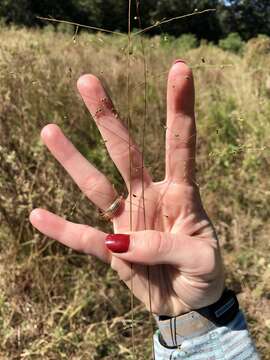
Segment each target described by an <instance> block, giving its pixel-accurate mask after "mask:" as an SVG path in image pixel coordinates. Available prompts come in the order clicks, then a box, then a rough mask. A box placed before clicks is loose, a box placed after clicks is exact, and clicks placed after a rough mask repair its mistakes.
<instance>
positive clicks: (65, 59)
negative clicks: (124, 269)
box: [0, 26, 270, 360]
mask: <svg viewBox="0 0 270 360" xmlns="http://www.w3.org/2000/svg"><path fill="white" fill-rule="evenodd" d="M143 42H144V47H145V51H144V52H143V51H142V47H141V40H140V39H139V37H138V36H137V37H135V36H134V37H132V48H131V49H129V51H130V92H131V94H130V99H131V101H130V102H131V103H130V112H131V119H132V134H133V135H134V137H135V138H136V140H137V142H138V143H139V144H140V143H141V141H142V127H143V126H142V125H143V118H144V80H145V79H144V64H145V62H146V65H147V76H146V80H147V123H146V131H145V162H146V165H147V166H148V167H149V168H150V169H151V171H152V174H153V175H154V178H155V179H157V180H158V179H162V176H163V173H164V163H163V158H164V156H163V155H164V137H165V120H166V119H165V116H166V103H165V100H166V78H167V73H168V70H169V68H170V66H171V64H172V62H173V61H174V60H175V59H176V58H183V59H185V60H186V61H187V63H188V64H189V65H190V66H191V67H192V69H193V72H194V78H195V86H196V94H197V98H196V115H197V129H198V144H197V151H198V156H197V174H198V175H197V181H198V183H199V186H200V189H201V194H202V198H203V201H204V203H205V207H206V209H207V211H208V213H209V215H210V217H211V218H212V220H213V223H214V225H215V227H216V229H217V232H218V235H219V239H220V243H221V247H222V252H223V257H224V262H225V266H226V271H227V285H228V286H229V287H231V288H233V289H234V290H235V291H236V292H237V294H238V299H239V301H240V304H241V307H242V309H243V310H244V312H245V314H246V317H247V320H248V324H249V327H250V330H251V333H252V336H253V338H254V339H255V342H256V345H257V347H258V349H259V351H260V353H261V355H262V358H263V359H265V360H267V359H270V346H269V344H270V262H269V259H270V252H269V251H270V241H269V239H270V221H269V219H270V148H269V146H270V145H269V139H270V38H267V37H266V36H259V37H257V38H254V39H251V40H250V41H249V42H248V43H245V44H242V46H241V50H240V51H238V48H237V51H238V52H237V53H236V52H233V51H230V46H228V45H227V47H225V48H226V49H227V50H224V46H223V49H222V48H221V47H218V46H214V45H213V44H207V43H206V42H201V44H200V45H199V44H198V43H196V41H194V39H193V38H192V37H191V36H183V37H181V38H179V39H174V38H171V37H167V36H156V37H152V38H150V37H149V38H148V37H145V38H144V40H143ZM127 52H128V47H127V37H126V36H118V35H103V34H101V33H97V34H89V33H81V34H78V35H77V37H75V38H74V36H73V35H72V34H69V33H68V32H66V33H63V32H55V31H54V30H53V28H51V27H50V26H49V27H47V28H46V29H45V30H43V31H41V30H31V31H30V30H25V29H16V28H4V27H2V28H0V224H1V227H0V359H1V360H15V359H18V360H19V359H27V360H32V359H51V360H58V359H72V360H79V359H80V360H86V359H87V360H89V359H95V360H96V359H97V360H98V359H119V360H121V359H133V357H132V356H133V355H132V337H131V334H132V332H131V310H130V294H129V291H128V290H127V289H126V287H125V286H124V284H122V283H121V282H119V280H118V278H117V275H116V274H115V273H114V272H113V270H111V269H110V268H109V267H108V266H107V265H104V264H103V263H101V262H100V261H98V260H96V259H94V258H92V257H89V256H86V255H82V254H79V253H76V252H74V251H71V250H69V249H67V248H65V247H64V246H61V245H59V244H58V243H56V242H55V241H53V240H52V239H49V238H46V237H45V236H43V235H42V234H40V233H38V232H37V231H36V230H35V229H33V227H32V226H31V224H30V223H29V220H28V216H29V213H30V211H31V210H32V209H33V208H35V207H43V208H46V209H48V210H50V211H53V212H55V213H57V214H59V215H61V216H63V217H65V218H67V219H69V220H72V221H74V222H78V223H85V224H89V225H92V226H96V227H98V228H102V229H103V230H104V229H105V230H107V231H110V225H108V224H107V223H104V222H103V221H102V220H101V219H100V217H99V215H98V212H97V209H96V208H95V207H93V206H92V205H91V204H90V202H89V201H88V200H87V199H86V198H85V197H84V196H83V194H82V193H81V192H80V191H79V190H78V188H77V187H76V185H74V184H73V182H72V181H71V179H70V178H69V177H68V175H67V174H66V173H65V172H64V170H63V169H62V168H61V167H60V166H59V164H58V163H57V162H56V161H55V159H54V158H53V157H52V156H51V155H50V153H49V152H48V150H47V149H46V148H45V146H43V145H42V143H41V141H40V135H39V134H40V130H41V129H42V127H43V126H44V125H46V124H47V123H50V122H54V123H57V124H58V125H59V126H60V127H61V128H62V129H63V131H64V132H65V134H66V135H67V136H68V137H69V138H70V139H71V140H72V141H73V143H74V144H75V145H76V146H77V148H78V149H79V150H80V151H81V153H82V154H83V155H84V156H86V158H87V159H89V161H91V162H92V163H93V164H95V166H96V167H97V168H98V169H100V170H101V171H103V172H104V173H105V174H106V175H107V176H108V177H109V178H110V179H111V181H112V182H113V183H114V184H115V186H116V187H117V189H119V192H123V191H124V187H123V182H122V179H121V177H120V176H119V174H118V172H117V170H116V168H115V166H114V165H113V163H112V162H111V161H110V159H109V157H108V155H107V152H106V149H105V145H104V143H103V142H102V140H101V137H100V135H99V133H98V130H97V129H96V126H95V124H94V121H93V120H92V119H91V117H90V115H89V114H88V112H87V111H86V109H85V107H84V105H83V104H82V101H81V99H80V97H79V96H78V93H77V91H76V80H77V79H78V77H79V76H80V75H82V74H83V73H93V74H95V75H97V76H98V77H99V78H100V79H102V80H103V82H104V84H105V86H106V88H107V89H108V91H109V93H110V95H111V97H112V99H113V101H114V103H115V106H116V108H117V109H118V111H119V113H120V116H121V118H122V119H123V121H124V122H125V121H126V119H127V114H128V109H127ZM134 333H135V337H134V341H135V348H136V354H135V358H136V359H150V358H151V333H152V330H151V324H150V322H149V316H148V313H147V311H146V310H145V309H144V308H143V306H142V305H141V304H140V303H139V302H137V301H135V304H134Z"/></svg>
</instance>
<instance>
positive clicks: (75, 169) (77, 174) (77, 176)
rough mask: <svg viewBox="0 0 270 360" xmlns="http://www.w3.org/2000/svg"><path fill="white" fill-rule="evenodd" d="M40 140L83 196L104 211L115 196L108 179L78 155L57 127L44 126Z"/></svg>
mask: <svg viewBox="0 0 270 360" xmlns="http://www.w3.org/2000/svg"><path fill="white" fill-rule="evenodd" d="M41 138H42V140H43V142H44V143H45V144H46V146H47V147H48V149H49V150H50V151H51V153H52V154H53V156H54V157H55V158H56V159H57V160H58V161H59V162H60V164H61V165H62V166H63V167H64V168H65V169H66V171H67V172H68V173H69V175H70V176H71V177H72V179H73V180H74V181H75V182H76V184H77V185H78V186H79V188H80V189H81V190H82V191H83V192H84V194H85V195H86V196H87V197H88V198H89V199H90V200H91V201H92V202H93V203H94V204H95V205H96V206H98V207H99V208H100V209H102V210H106V209H107V208H108V206H110V204H111V203H112V202H113V201H114V200H115V198H116V196H117V193H116V191H115V190H114V188H113V186H112V185H111V183H110V182H109V181H108V179H107V178H106V177H105V176H104V175H103V174H102V173H101V172H100V171H98V170H97V169H96V168H95V167H94V166H93V165H91V164H90V163H89V162H88V161H87V160H86V159H85V158H84V157H83V156H82V154H80V153H79V151H78V150H77V149H76V148H75V147H74V145H73V144H72V143H71V142H70V141H69V140H68V139H67V138H66V137H65V135H64V134H63V132H62V131H61V129H60V128H59V127H58V126H57V125H55V124H49V125H47V126H45V127H44V128H43V129H42V131H41Z"/></svg>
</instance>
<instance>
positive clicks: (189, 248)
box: [105, 230, 201, 268]
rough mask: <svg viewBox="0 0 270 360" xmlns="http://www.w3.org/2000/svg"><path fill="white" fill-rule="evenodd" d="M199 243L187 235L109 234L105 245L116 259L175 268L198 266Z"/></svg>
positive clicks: (153, 232)
mask: <svg viewBox="0 0 270 360" xmlns="http://www.w3.org/2000/svg"><path fill="white" fill-rule="evenodd" d="M199 243H201V241H199V240H195V241H194V239H193V238H192V237H191V236H188V235H185V234H171V233H165V232H159V231H154V230H146V231H138V232H133V233H131V234H109V235H107V237H106V240H105V244H106V246H107V247H108V249H109V250H111V251H112V252H113V253H114V255H115V256H117V257H119V258H121V259H123V260H126V261H129V262H132V263H140V264H144V265H155V264H172V265H176V266H181V267H182V266H185V267H187V268H190V267H193V266H194V265H195V264H196V262H197V263H198V260H199V257H200V255H201V254H200V252H199V251H196V248H197V246H198V244H199Z"/></svg>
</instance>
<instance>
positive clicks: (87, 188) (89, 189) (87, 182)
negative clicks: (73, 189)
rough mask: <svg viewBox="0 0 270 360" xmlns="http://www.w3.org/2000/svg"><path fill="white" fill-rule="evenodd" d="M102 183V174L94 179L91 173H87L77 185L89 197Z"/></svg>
mask: <svg viewBox="0 0 270 360" xmlns="http://www.w3.org/2000/svg"><path fill="white" fill-rule="evenodd" d="M94 180H95V182H94ZM103 184H104V178H103V176H102V175H100V176H98V177H95V179H94V176H93V175H88V176H86V177H85V178H84V179H83V180H82V181H81V182H80V183H79V187H80V189H81V190H82V191H83V192H84V193H85V194H86V195H87V196H88V197H89V198H90V197H91V196H92V195H93V194H94V193H95V192H97V191H98V189H100V188H102V185H103Z"/></svg>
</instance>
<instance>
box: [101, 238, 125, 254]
mask: <svg viewBox="0 0 270 360" xmlns="http://www.w3.org/2000/svg"><path fill="white" fill-rule="evenodd" d="M105 244H106V246H107V248H108V249H109V250H111V251H112V252H115V253H124V252H127V251H128V248H129V235H127V234H109V235H107V236H106V239H105Z"/></svg>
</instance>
